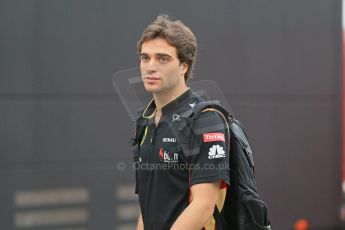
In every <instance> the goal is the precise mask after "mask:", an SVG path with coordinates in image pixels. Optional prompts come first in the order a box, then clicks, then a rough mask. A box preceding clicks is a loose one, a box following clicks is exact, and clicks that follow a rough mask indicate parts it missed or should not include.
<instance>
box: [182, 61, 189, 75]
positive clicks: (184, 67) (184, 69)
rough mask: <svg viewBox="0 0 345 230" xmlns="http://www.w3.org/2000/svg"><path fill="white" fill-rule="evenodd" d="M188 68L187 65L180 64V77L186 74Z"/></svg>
mask: <svg viewBox="0 0 345 230" xmlns="http://www.w3.org/2000/svg"><path fill="white" fill-rule="evenodd" d="M188 68H189V65H188V64H187V63H185V62H184V63H182V64H181V70H182V72H181V75H183V76H184V75H185V74H186V72H187V71H188Z"/></svg>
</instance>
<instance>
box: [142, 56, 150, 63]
mask: <svg viewBox="0 0 345 230" xmlns="http://www.w3.org/2000/svg"><path fill="white" fill-rule="evenodd" d="M140 60H141V61H143V62H147V61H149V60H150V58H149V57H148V56H140Z"/></svg>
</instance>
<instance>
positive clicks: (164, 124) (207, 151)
mask: <svg viewBox="0 0 345 230" xmlns="http://www.w3.org/2000/svg"><path fill="white" fill-rule="evenodd" d="M138 51H139V55H140V69H141V75H142V80H143V84H144V87H145V89H146V91H148V92H150V93H152V95H153V99H152V101H151V102H150V103H149V104H148V106H147V107H146V108H145V109H144V110H143V111H141V112H140V116H139V118H138V120H137V127H139V126H140V125H141V126H143V127H142V128H143V129H142V130H144V131H142V132H141V134H138V130H137V135H136V137H135V138H134V142H133V146H134V161H135V163H136V165H137V167H136V193H137V194H138V195H139V203H140V214H139V219H138V226H137V229H138V230H141V229H145V230H163V229H173V230H179V229H184V230H194V229H195V230H200V229H207V230H208V229H212V230H214V229H217V230H218V229H221V226H220V223H219V222H220V221H221V216H220V214H219V213H220V212H221V209H222V206H223V204H224V199H225V192H226V188H227V185H228V184H229V169H228V161H229V159H228V154H226V153H227V152H228V150H229V149H228V148H229V141H228V140H229V135H228V127H227V125H226V122H225V121H224V118H223V117H222V116H221V115H220V114H219V113H218V112H216V111H212V110H207V111H204V112H203V113H202V114H201V115H200V117H199V118H198V120H196V121H195V124H194V127H195V130H200V132H199V133H195V137H196V140H197V143H198V146H199V148H198V149H199V151H198V152H197V153H186V152H184V151H183V150H182V148H181V147H180V145H179V143H178V140H177V139H178V138H177V137H176V132H173V129H172V126H174V125H176V124H177V123H178V122H181V114H182V113H183V112H185V111H187V110H189V109H191V108H193V107H194V106H195V105H196V104H197V103H199V102H200V101H202V100H203V99H202V98H200V97H199V96H197V95H196V94H194V93H193V92H192V91H191V90H190V89H189V88H188V87H187V85H186V81H187V79H188V78H189V77H190V76H191V74H192V70H193V65H194V63H195V60H196V53H197V42H196V37H195V35H194V34H193V32H192V31H191V30H190V29H189V28H188V27H186V26H185V25H184V24H183V23H182V22H181V21H171V20H170V19H169V18H168V16H166V15H160V16H158V17H157V19H156V20H155V21H154V22H153V23H151V24H150V25H149V26H148V27H147V28H146V29H145V30H144V32H143V34H142V36H141V38H140V40H139V42H138ZM186 166H188V167H186Z"/></svg>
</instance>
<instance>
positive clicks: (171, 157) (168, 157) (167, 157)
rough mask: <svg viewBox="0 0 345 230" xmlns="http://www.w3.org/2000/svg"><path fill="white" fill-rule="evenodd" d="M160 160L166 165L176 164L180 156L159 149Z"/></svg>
mask: <svg viewBox="0 0 345 230" xmlns="http://www.w3.org/2000/svg"><path fill="white" fill-rule="evenodd" d="M159 158H160V159H161V161H164V162H166V163H176V162H178V154H177V153H170V152H168V151H165V150H163V148H160V149H159Z"/></svg>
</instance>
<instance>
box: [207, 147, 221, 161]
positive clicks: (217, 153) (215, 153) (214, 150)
mask: <svg viewBox="0 0 345 230" xmlns="http://www.w3.org/2000/svg"><path fill="white" fill-rule="evenodd" d="M223 157H225V151H224V149H223V147H222V146H220V145H213V146H212V147H211V148H210V151H209V152H208V159H215V158H223Z"/></svg>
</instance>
